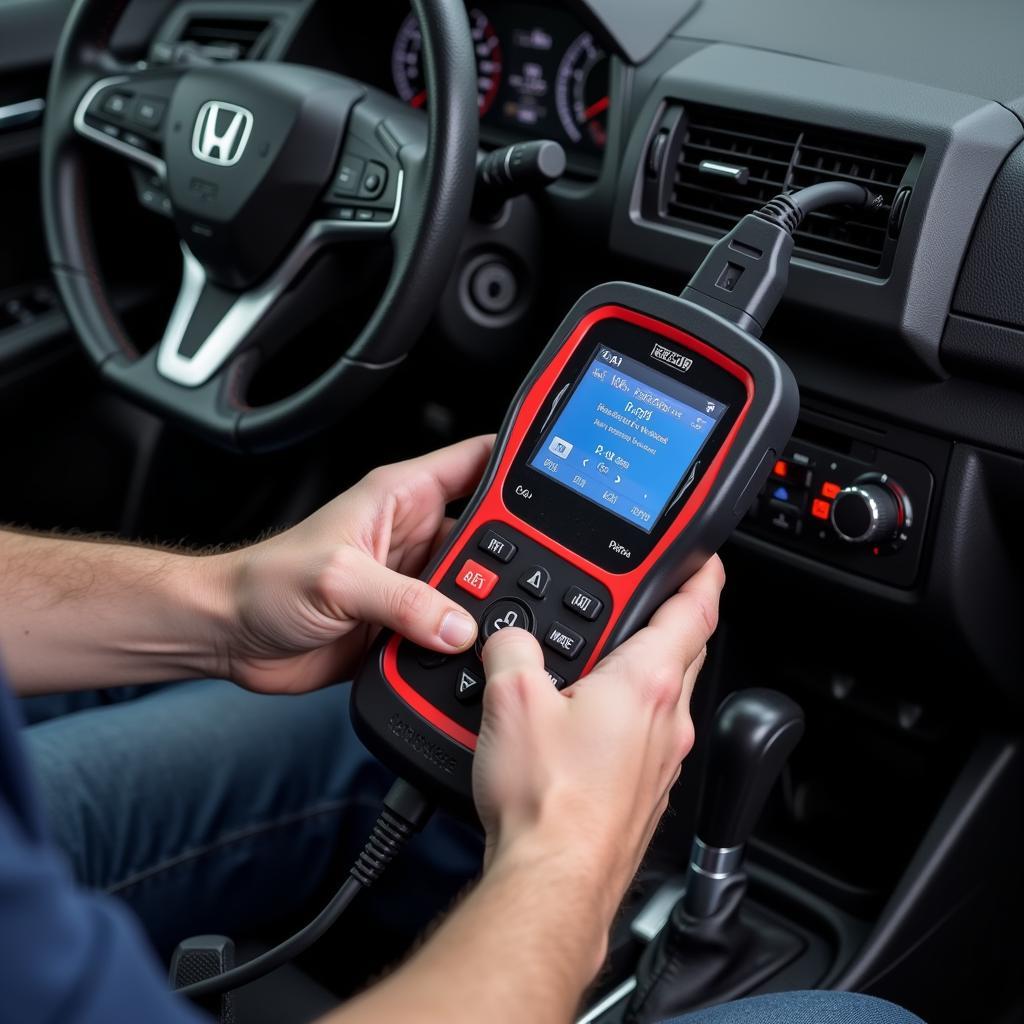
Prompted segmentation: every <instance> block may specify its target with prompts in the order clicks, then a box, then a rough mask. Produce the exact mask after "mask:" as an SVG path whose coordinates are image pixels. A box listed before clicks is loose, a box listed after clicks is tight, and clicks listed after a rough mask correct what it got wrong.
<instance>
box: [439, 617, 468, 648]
mask: <svg viewBox="0 0 1024 1024" xmlns="http://www.w3.org/2000/svg"><path fill="white" fill-rule="evenodd" d="M475 633H476V623H475V622H474V621H473V620H472V619H471V618H470V617H469V616H468V615H467V614H466V613H465V612H446V613H445V616H444V618H443V619H442V620H441V629H440V633H439V635H440V637H441V639H442V640H443V641H444V642H445V643H446V644H448V645H449V646H451V647H465V646H466V645H467V644H468V643H469V642H470V640H472V639H473V636H474V634H475Z"/></svg>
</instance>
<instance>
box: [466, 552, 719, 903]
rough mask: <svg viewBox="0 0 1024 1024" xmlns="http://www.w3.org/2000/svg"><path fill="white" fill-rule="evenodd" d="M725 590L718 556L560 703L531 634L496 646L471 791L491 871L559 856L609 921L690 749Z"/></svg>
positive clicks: (489, 650)
mask: <svg viewBox="0 0 1024 1024" xmlns="http://www.w3.org/2000/svg"><path fill="white" fill-rule="evenodd" d="M724 582H725V573H724V570H723V569H722V563H721V561H720V560H719V559H718V556H717V555H716V556H714V557H713V558H712V559H711V560H710V561H709V562H708V563H707V564H706V565H705V566H704V567H703V568H702V569H701V570H700V572H698V573H697V574H696V575H694V576H693V577H692V578H691V579H690V580H689V581H688V582H687V583H686V584H685V585H684V586H683V587H682V589H681V590H680V591H679V593H677V594H676V595H675V596H673V597H672V598H671V599H670V600H668V601H667V602H666V603H665V604H664V605H662V607H661V608H660V609H659V610H658V611H657V612H656V613H655V615H654V617H653V618H652V619H651V622H650V625H648V626H647V627H646V628H645V629H642V630H640V631H639V632H638V633H636V634H635V635H634V636H633V637H631V638H630V639H629V640H628V641H626V643H624V644H623V645H622V646H621V647H619V648H618V649H617V650H615V651H613V652H612V653H611V654H610V655H609V656H608V657H607V658H605V659H604V660H603V661H601V662H600V663H599V664H598V665H597V666H596V667H595V668H594V670H593V671H592V672H591V673H590V674H589V675H587V676H586V677H584V678H583V679H582V680H580V682H578V683H577V684H576V685H575V686H573V687H571V688H570V689H568V690H566V691H564V692H562V693H559V692H558V691H557V690H555V689H554V687H553V686H552V685H551V680H550V679H549V677H548V676H547V674H546V673H545V671H544V658H543V654H542V653H541V648H540V646H539V645H538V643H537V641H536V640H535V639H534V638H533V637H532V636H531V635H530V634H529V633H527V632H525V631H524V630H518V629H504V630H501V632H499V633H496V634H495V635H494V636H493V637H491V639H490V640H488V642H487V644H486V645H485V646H484V650H483V659H484V669H485V672H486V675H487V686H486V689H485V690H484V716H483V725H482V728H481V731H480V743H479V746H478V747H477V751H476V758H475V762H474V774H473V788H474V796H475V798H476V804H477V809H478V811H479V813H480V817H481V820H482V821H483V823H484V826H485V828H486V830H487V840H488V860H489V862H494V861H500V860H501V859H502V858H503V857H505V856H509V857H511V858H516V857H518V856H520V855H521V854H520V852H519V851H527V854H526V855H528V856H529V855H531V854H535V855H542V854H545V855H546V854H548V853H555V854H556V855H557V853H559V852H562V853H563V855H564V856H569V857H571V858H572V860H573V863H574V864H576V865H577V866H578V868H579V870H580V871H587V870H588V869H589V870H592V871H593V872H594V882H595V884H594V897H595V898H596V899H602V898H603V899H606V900H608V901H610V902H609V906H608V908H607V909H608V915H609V921H610V915H611V914H613V913H614V911H615V909H616V907H617V906H618V903H619V900H620V898H621V896H622V894H623V892H624V891H625V889H626V887H627V886H628V885H629V882H630V880H631V879H632V877H633V875H634V874H635V872H636V869H637V867H638V865H639V862H640V858H641V857H642V856H643V853H644V850H646V848H647V845H648V843H649V842H650V839H651V836H652V835H653V833H654V829H655V828H656V826H657V824H658V821H659V820H660V818H661V816H662V814H663V813H664V811H665V807H666V806H667V803H668V796H669V790H670V789H671V787H672V785H673V783H674V782H675V781H676V779H677V778H678V777H679V772H680V763H681V762H682V760H683V758H684V757H686V755H687V754H688V753H689V751H690V747H691V746H692V744H693V725H692V722H691V720H690V694H691V692H692V691H693V685H694V682H695V680H696V678H697V673H698V672H699V671H700V669H701V665H702V664H703V662H704V656H705V652H706V646H705V645H706V644H707V641H708V639H709V637H710V636H711V634H712V632H713V631H714V629H715V625H716V622H717V618H718V599H719V594H720V593H721V590H722V586H723V584H724ZM598 879H600V882H598Z"/></svg>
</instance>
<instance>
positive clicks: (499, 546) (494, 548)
mask: <svg viewBox="0 0 1024 1024" xmlns="http://www.w3.org/2000/svg"><path fill="white" fill-rule="evenodd" d="M477 547H479V548H480V550H481V551H486V552H487V554H489V555H490V556H491V557H492V558H496V559H497V560H498V561H499V562H504V563H505V564H508V563H509V562H511V561H512V559H513V558H515V557H516V551H517V550H518V548H517V547H516V546H515V544H513V543H512V541H510V540H505V538H504V537H502V536H501V534H499V533H495V532H494V531H493V530H488V531H487V532H486V533H485V534H484V535H483V537H482V538H481V540H480V543H479V544H478V545H477Z"/></svg>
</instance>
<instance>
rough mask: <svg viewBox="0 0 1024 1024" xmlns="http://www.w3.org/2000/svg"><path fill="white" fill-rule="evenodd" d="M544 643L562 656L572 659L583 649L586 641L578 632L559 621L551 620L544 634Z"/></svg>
mask: <svg viewBox="0 0 1024 1024" xmlns="http://www.w3.org/2000/svg"><path fill="white" fill-rule="evenodd" d="M544 644H545V646H546V647H550V648H551V650H553V651H555V652H556V653H557V654H560V655H561V656H562V657H563V658H568V659H569V661H572V660H573V658H575V657H576V656H577V655H578V654H579V653H580V651H582V650H583V647H584V645H585V644H586V641H585V640H584V639H583V637H581V636H580V635H579V633H577V632H575V631H574V630H572V629H570V628H569V627H568V626H564V625H562V623H561V622H552V623H551V626H550V627H549V628H548V631H547V633H545V634H544Z"/></svg>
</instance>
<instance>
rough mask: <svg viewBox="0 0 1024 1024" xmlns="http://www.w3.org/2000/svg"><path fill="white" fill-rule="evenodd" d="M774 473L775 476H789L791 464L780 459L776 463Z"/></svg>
mask: <svg viewBox="0 0 1024 1024" xmlns="http://www.w3.org/2000/svg"><path fill="white" fill-rule="evenodd" d="M772 473H774V474H775V476H789V466H788V465H787V464H786V463H785V462H783V461H782V459H779V460H778V461H777V462H776V463H775V466H774V467H773V469H772Z"/></svg>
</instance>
